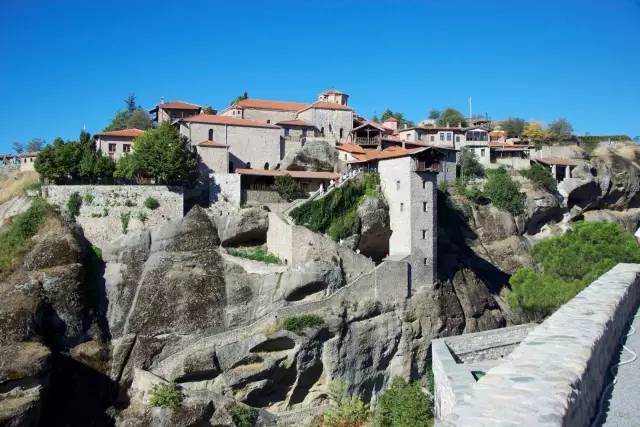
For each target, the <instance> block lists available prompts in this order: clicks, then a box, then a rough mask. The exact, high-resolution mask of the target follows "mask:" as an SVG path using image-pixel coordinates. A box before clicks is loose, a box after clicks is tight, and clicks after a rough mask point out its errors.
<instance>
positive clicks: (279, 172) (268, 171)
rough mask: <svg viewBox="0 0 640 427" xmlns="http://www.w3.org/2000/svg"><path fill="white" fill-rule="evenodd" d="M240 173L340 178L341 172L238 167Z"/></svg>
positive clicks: (299, 177) (308, 177) (237, 170)
mask: <svg viewBox="0 0 640 427" xmlns="http://www.w3.org/2000/svg"><path fill="white" fill-rule="evenodd" d="M236 173H237V174H239V175H250V176H287V175H288V176H290V177H292V178H297V179H304V178H307V179H338V178H339V177H340V175H339V174H337V173H335V172H313V171H283V170H273V169H236Z"/></svg>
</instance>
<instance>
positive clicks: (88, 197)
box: [82, 193, 94, 205]
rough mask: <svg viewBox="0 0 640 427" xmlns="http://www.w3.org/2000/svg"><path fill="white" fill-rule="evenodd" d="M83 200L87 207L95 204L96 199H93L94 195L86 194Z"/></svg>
mask: <svg viewBox="0 0 640 427" xmlns="http://www.w3.org/2000/svg"><path fill="white" fill-rule="evenodd" d="M82 199H83V201H84V203H86V204H87V205H91V203H93V199H94V197H93V194H91V193H86V194H85V195H84V196H83V198H82Z"/></svg>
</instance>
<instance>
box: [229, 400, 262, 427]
mask: <svg viewBox="0 0 640 427" xmlns="http://www.w3.org/2000/svg"><path fill="white" fill-rule="evenodd" d="M229 413H230V414H231V419H232V420H233V424H234V425H235V426H236V427H253V426H254V425H256V421H258V411H257V410H256V409H254V408H250V407H247V406H243V405H234V406H233V407H232V408H231V409H230V410H229Z"/></svg>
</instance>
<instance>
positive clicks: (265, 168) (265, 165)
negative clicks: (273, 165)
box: [264, 162, 269, 170]
mask: <svg viewBox="0 0 640 427" xmlns="http://www.w3.org/2000/svg"><path fill="white" fill-rule="evenodd" d="M267 169H269V162H266V163H265V164H264V170H267Z"/></svg>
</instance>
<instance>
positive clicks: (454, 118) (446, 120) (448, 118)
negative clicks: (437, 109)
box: [436, 108, 467, 126]
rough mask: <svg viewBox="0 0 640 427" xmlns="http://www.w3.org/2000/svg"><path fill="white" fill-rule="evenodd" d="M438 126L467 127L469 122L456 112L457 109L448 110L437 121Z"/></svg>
mask: <svg viewBox="0 0 640 427" xmlns="http://www.w3.org/2000/svg"><path fill="white" fill-rule="evenodd" d="M436 124H437V125H438V126H447V125H448V126H458V125H460V124H461V125H462V126H467V121H466V120H465V118H464V115H463V114H462V113H461V112H460V111H458V110H456V109H455V108H447V109H446V110H444V111H443V112H442V113H440V116H439V117H438V119H437V120H436Z"/></svg>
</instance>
